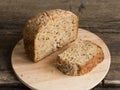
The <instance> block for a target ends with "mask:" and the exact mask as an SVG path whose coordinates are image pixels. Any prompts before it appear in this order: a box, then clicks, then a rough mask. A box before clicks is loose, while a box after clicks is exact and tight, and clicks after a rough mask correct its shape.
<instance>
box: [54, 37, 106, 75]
mask: <svg viewBox="0 0 120 90" xmlns="http://www.w3.org/2000/svg"><path fill="white" fill-rule="evenodd" d="M103 59H104V54H103V51H102V49H101V47H99V46H98V45H96V44H94V43H92V42H91V41H88V40H80V39H78V40H76V41H75V42H74V44H72V46H70V47H69V48H68V49H67V50H65V51H64V52H63V53H61V54H59V55H58V59H57V63H56V66H57V68H58V69H59V70H60V71H61V72H63V73H64V74H67V75H72V76H74V75H83V74H85V73H88V72H90V71H91V70H92V69H93V68H94V67H95V66H96V65H97V64H98V63H100V62H102V61H103Z"/></svg>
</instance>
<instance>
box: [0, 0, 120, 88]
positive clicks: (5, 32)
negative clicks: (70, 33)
mask: <svg viewBox="0 0 120 90" xmlns="http://www.w3.org/2000/svg"><path fill="white" fill-rule="evenodd" d="M54 8H61V9H66V10H71V11H73V12H74V13H76V14H77V15H78V16H79V18H80V24H79V27H80V28H83V29H87V30H89V31H91V32H94V33H95V34H97V35H98V36H99V37H101V38H102V39H103V40H104V41H105V43H106V44H107V45H108V47H109V49H110V52H111V56H112V61H111V62H112V63H111V67H110V71H109V72H108V74H107V76H106V77H105V79H104V80H103V82H101V83H100V84H99V85H98V86H96V87H95V88H94V90H106V89H107V90H120V0H53V1H52V0H29V1H28V0H1V1H0V90H21V89H22V90H29V89H28V88H27V87H26V86H24V85H23V84H22V83H21V82H20V81H19V80H18V79H17V78H16V76H15V74H14V72H13V70H12V67H11V52H12V49H13V48H14V46H15V44H16V43H17V41H18V40H19V39H21V38H22V29H23V27H24V25H25V22H26V21H27V20H28V19H29V18H30V17H32V16H34V15H35V14H37V13H38V12H41V11H44V10H49V9H54Z"/></svg>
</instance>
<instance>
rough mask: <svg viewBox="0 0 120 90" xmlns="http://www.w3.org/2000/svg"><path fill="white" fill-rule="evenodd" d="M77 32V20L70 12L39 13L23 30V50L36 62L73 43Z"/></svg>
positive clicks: (52, 11) (51, 11)
mask: <svg viewBox="0 0 120 90" xmlns="http://www.w3.org/2000/svg"><path fill="white" fill-rule="evenodd" d="M77 32H78V18H77V16H76V15H74V14H73V13H72V12H70V11H64V10H60V9H56V10H50V11H46V12H43V13H40V14H38V15H37V16H35V17H34V18H33V19H31V20H29V21H28V23H27V25H26V27H25V29H24V32H23V38H24V46H25V50H26V52H27V53H28V55H29V57H31V58H32V59H33V60H34V61H35V62H37V61H39V60H41V59H43V58H44V57H46V56H48V55H50V54H51V53H53V52H54V51H56V50H57V49H58V48H60V47H63V46H64V45H66V44H68V43H70V42H72V41H74V40H75V39H76V37H77Z"/></svg>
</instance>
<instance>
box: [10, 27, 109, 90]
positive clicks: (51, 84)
mask: <svg viewBox="0 0 120 90" xmlns="http://www.w3.org/2000/svg"><path fill="white" fill-rule="evenodd" d="M78 33H79V36H78V37H79V38H81V39H84V40H90V41H92V42H94V43H96V44H98V45H99V46H101V47H102V49H103V51H104V56H105V59H104V61H103V62H102V63H100V64H98V65H97V66H96V67H95V68H94V69H93V70H92V71H91V72H89V73H87V74H85V75H83V76H67V75H64V74H63V73H61V72H60V71H59V70H58V69H57V68H56V67H55V65H54V62H55V60H56V56H57V54H59V53H60V52H62V51H63V50H64V49H65V48H66V47H67V46H66V47H65V48H63V49H60V50H59V51H56V52H55V53H53V54H52V55H50V56H48V57H46V58H45V59H44V60H41V61H39V62H38V63H34V62H32V61H31V60H29V59H28V57H27V56H26V54H25V51H24V47H23V41H22V40H21V41H19V42H18V43H17V45H16V46H15V48H14V50H13V53H12V67H13V69H14V72H15V73H16V75H17V77H18V78H19V80H20V81H21V82H23V83H24V84H25V85H26V86H28V87H29V88H31V89H37V90H39V89H40V90H48V89H49V90H88V89H91V88H93V87H94V86H96V85H97V84H98V83H99V82H101V81H102V79H103V78H104V77H105V75H106V74H107V72H108V70H109V67H110V62H111V57H110V52H109V50H108V48H107V46H106V44H105V43H104V42H103V41H102V40H101V39H100V38H99V37H98V36H96V35H95V34H93V33H91V32H88V31H86V30H83V29H79V32H78ZM43 53H44V52H43Z"/></svg>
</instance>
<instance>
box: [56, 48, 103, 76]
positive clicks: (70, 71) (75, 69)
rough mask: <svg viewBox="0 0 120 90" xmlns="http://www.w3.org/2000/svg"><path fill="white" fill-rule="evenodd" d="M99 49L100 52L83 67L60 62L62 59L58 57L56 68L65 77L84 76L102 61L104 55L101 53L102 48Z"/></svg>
mask: <svg viewBox="0 0 120 90" xmlns="http://www.w3.org/2000/svg"><path fill="white" fill-rule="evenodd" d="M98 47H99V46H98ZM99 48H100V51H99V52H98V53H97V54H96V55H95V56H94V57H93V58H92V59H91V60H89V61H88V62H86V63H85V64H83V65H81V64H77V63H70V62H68V61H67V60H66V61H62V59H60V57H59V56H58V60H57V63H56V66H57V68H58V69H59V70H60V71H61V72H63V73H64V74H66V75H70V76H80V75H84V74H86V73H88V72H90V71H91V70H92V69H93V68H94V67H95V66H97V65H98V64H99V63H101V62H102V61H103V60H104V53H103V51H102V48H101V47H99Z"/></svg>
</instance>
